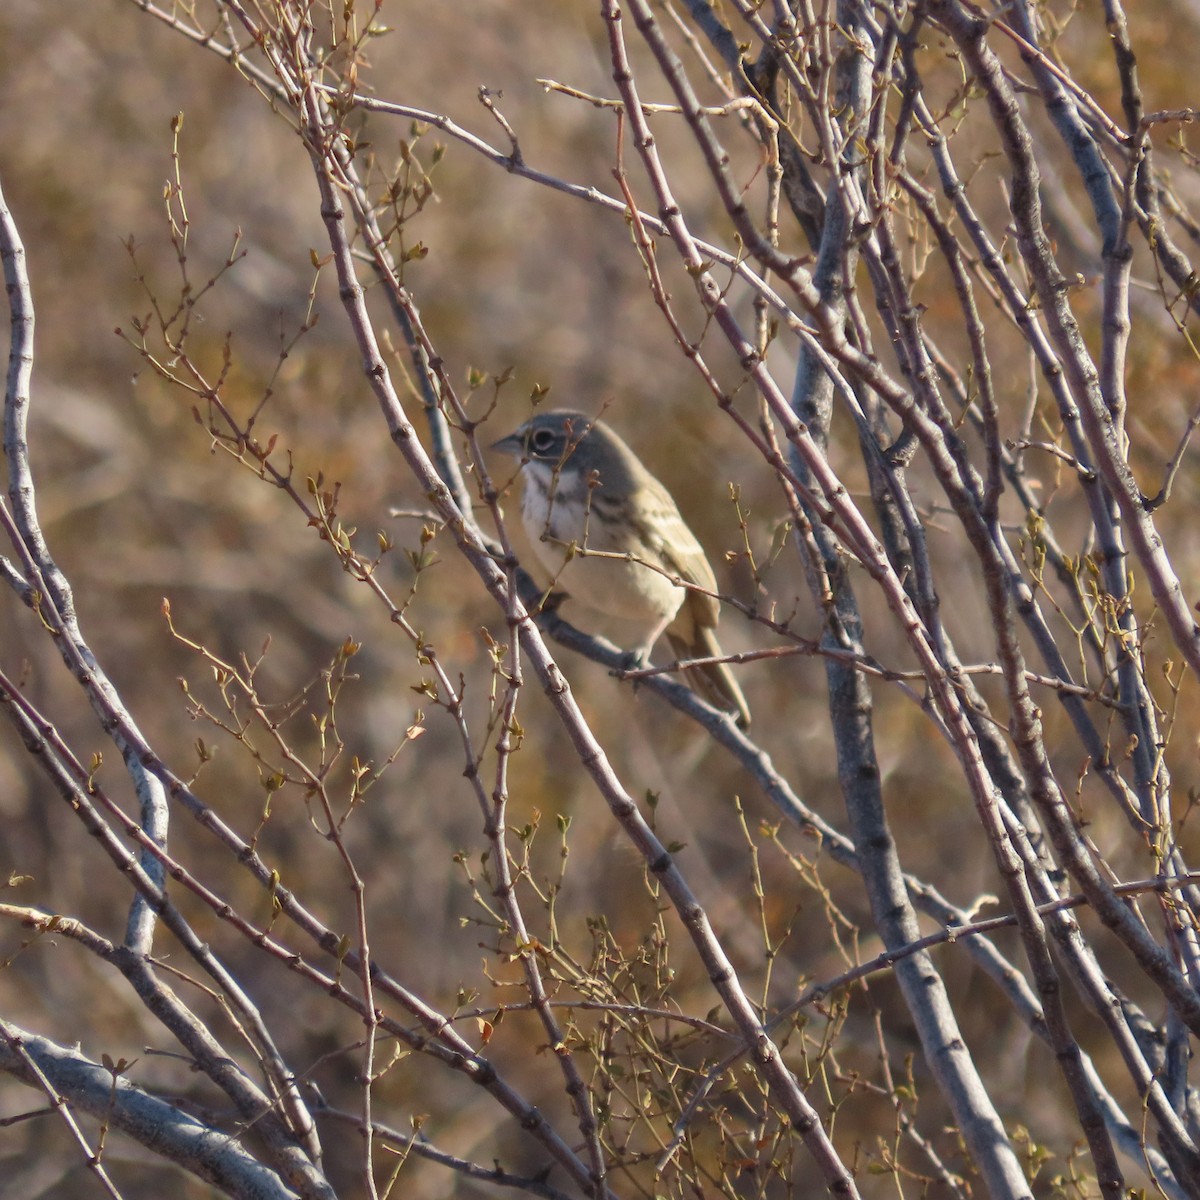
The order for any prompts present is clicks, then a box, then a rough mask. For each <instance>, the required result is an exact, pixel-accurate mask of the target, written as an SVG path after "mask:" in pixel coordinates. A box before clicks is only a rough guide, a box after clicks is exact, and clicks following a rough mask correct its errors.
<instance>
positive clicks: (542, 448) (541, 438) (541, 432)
mask: <svg viewBox="0 0 1200 1200" xmlns="http://www.w3.org/2000/svg"><path fill="white" fill-rule="evenodd" d="M553 445H554V434H552V433H551V432H550V430H548V429H535V430H534V431H533V433H531V434H530V435H529V448H530V450H532V451H534V452H535V453H537V454H545V453H546V451H547V450H549V449H550V447H551V446H553Z"/></svg>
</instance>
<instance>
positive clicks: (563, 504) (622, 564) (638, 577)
mask: <svg viewBox="0 0 1200 1200" xmlns="http://www.w3.org/2000/svg"><path fill="white" fill-rule="evenodd" d="M522 473H523V475H524V477H525V478H524V495H523V501H522V517H523V519H524V524H525V530H526V532H527V533H528V534H529V538H530V541H531V542H532V543H533V548H534V550H535V552H536V553H537V556H538V558H539V559H540V560H541V562H542V565H543V566H544V567H545V568H546V570H547V571H549V572H550V574H551V577H552V580H553V583H552V586H553V587H554V588H556V589H557V588H561V589H562V590H564V591H566V592H567V593H568V594H569V595H570V596H571V598H572V599H574V600H577V601H579V602H580V603H581V604H584V605H586V606H587V607H589V608H593V609H595V610H596V611H597V612H602V613H605V614H607V615H608V616H613V617H621V618H624V619H626V620H632V621H646V622H654V623H657V622H659V621H662V620H665V619H666V618H667V617H670V616H672V615H674V613H675V612H677V611H678V609H679V606H680V605H681V604H682V603H683V600H684V598H685V596H686V594H687V593H686V589H684V588H681V587H678V586H676V585H675V584H674V583H673V582H672V580H671V577H670V574H669V573H664V572H663V571H658V570H655V569H654V567H653V566H650V565H647V564H650V563H656V562H661V561H662V560H661V557H660V556H659V554H658V552H657V551H656V550H655V549H654V548H653V547H650V546H647V545H646V544H645V542H644V540H643V538H642V537H641V536H640V535H639V532H638V527H637V525H636V523H633V522H630V521H629V520H628V519H627V517H626V516H624V515H623V514H622V511H621V505H620V502H619V501H618V500H615V499H614V498H613V497H610V496H608V495H606V494H605V493H604V492H603V490H602V489H600V488H589V487H588V486H587V483H586V481H585V480H584V479H583V478H582V477H581V476H579V475H578V473H575V474H574V475H572V474H571V473H568V472H561V473H558V474H556V473H555V472H554V471H552V470H551V469H550V468H548V467H547V466H546V465H545V464H543V463H537V462H530V463H527V464H526V465H525V468H524V470H523V472H522Z"/></svg>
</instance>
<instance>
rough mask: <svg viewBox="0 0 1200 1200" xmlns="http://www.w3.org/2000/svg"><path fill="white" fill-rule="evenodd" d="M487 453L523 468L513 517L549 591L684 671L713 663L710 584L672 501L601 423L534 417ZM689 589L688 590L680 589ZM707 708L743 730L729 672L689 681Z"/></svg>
mask: <svg viewBox="0 0 1200 1200" xmlns="http://www.w3.org/2000/svg"><path fill="white" fill-rule="evenodd" d="M492 449H493V450H495V451H498V452H499V453H501V454H509V455H512V456H514V457H516V458H519V459H520V460H521V467H520V474H521V479H522V484H523V497H522V509H521V515H522V518H523V520H524V525H525V530H526V532H527V533H528V534H529V539H530V541H531V542H532V543H533V548H534V550H535V551H536V553H537V555H538V558H539V559H540V560H541V562H542V565H543V566H544V567H545V568H546V570H548V571H549V572H550V574H551V578H552V580H553V584H552V586H557V584H558V583H559V582H560V581H561V582H563V584H564V586H565V588H566V589H567V592H568V595H569V596H570V597H571V598H572V599H574V600H577V601H579V602H580V603H581V604H583V605H586V606H587V607H589V608H592V609H594V610H595V611H597V612H601V613H604V614H606V615H607V616H612V617H621V618H624V619H626V620H630V621H636V622H640V623H641V624H643V625H645V626H646V627H647V628H648V630H649V632H648V635H647V637H646V639H645V641H644V642H643V644H642V646H641V647H640V648H639V649H638V650H637V651H636V654H635V657H636V659H637V660H638V661H640V662H647V661H648V660H649V657H650V651H651V650H652V649H653V647H654V644H655V643H656V642H657V641H658V639H659V638H660V637H661V636H662V634H664V633H665V634H666V635H667V641H668V642H669V643H670V646H671V649H672V650H673V651H674V653H675V655H676V656H677V657H678V658H680V659H682V660H688V659H694V658H720V657H721V647H720V646H719V645H718V644H717V639H716V633H715V630H716V625H717V620H718V618H719V616H720V605H719V604H718V602H717V599H716V596H715V595H714V593H715V592H716V590H717V580H716V576H715V575H714V574H713V569H712V567H711V566H709V562H708V559H707V558H706V557H705V555H704V550H703V549H702V547H701V545H700V543H699V542H698V541H697V540H696V536H695V534H693V533H692V531H691V530H690V529H689V528H688V527H687V524H686V522H685V521H684V519H683V517H682V516H680V514H679V509H678V507H677V506H676V504H675V501H674V500H673V499H672V498H671V494H670V492H668V491H667V489H666V488H665V487H664V486H663V485H662V484H661V483H660V482H659V481H658V480H657V479H656V478H655V477H654V476H653V475H652V474H651V473H650V472H649V470H647V468H646V467H645V466H644V465H643V463H642V461H641V459H639V458H638V456H637V455H636V454H634V452H633V451H632V450H631V449H630V448H629V446H628V445H627V444H626V443H625V442H624V441H623V440H622V439H621V438H620V437H618V436H617V434H616V433H615V432H614V431H613V430H612V429H611V428H610V427H609V426H608V425H606V424H605V423H604V422H603V421H599V420H596V419H594V418H592V417H588V416H586V415H585V414H584V413H580V412H572V411H569V410H566V409H552V410H549V411H546V412H539V413H537V414H536V415H535V416H534V417H532V418H531V419H530V420H528V421H526V422H525V424H524V425H522V426H521V427H520V428H519V429H516V430H514V431H513V432H512V433H510V434H509V435H508V437H505V438H501V439H500V441H498V442H496V443H495V444H494V445H493V446H492ZM688 584H693V585H695V586H694V587H688V586H686V585H688ZM688 681H689V683H690V684H691V685H692V686H693V688H694V689H695V690H696V691H697V692H698V693H699V694H700V695H701V696H703V697H704V699H706V700H707V701H709V703H711V704H713V705H714V706H716V707H717V708H720V709H722V710H724V711H726V712H729V713H732V714H734V716H735V718H736V720H737V723H738V725H739V726H741V728H743V729H745V728H747V727H748V726H749V724H750V710H749V708H748V707H747V706H746V698H745V697H744V696H743V695H742V689H741V688H740V687H738V684H737V680H736V679H734V677H733V672H732V671H730V669H729V666H728V664H727V663H723V662H714V663H705V664H704V665H702V666H696V667H691V668H689V669H688Z"/></svg>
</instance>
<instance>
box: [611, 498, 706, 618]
mask: <svg viewBox="0 0 1200 1200" xmlns="http://www.w3.org/2000/svg"><path fill="white" fill-rule="evenodd" d="M632 507H633V509H634V511H636V512H638V513H639V514H643V516H644V523H643V525H642V528H641V529H640V530H639V533H640V535H641V538H642V540H643V541H644V542H645V543H646V545H647V546H648V547H649V548H650V549H651V550H652V551H654V552H657V556H658V557H661V559H662V561H663V563H665V564H666V566H667V569H668V570H669V571H671V572H672V573H674V574H676V575H678V576H679V578H680V579H682V580H683V582H684V583H694V584H695V585H696V586H697V587H699V588H703V589H704V591H702V592H696V591H691V590H689V591H688V594H687V599H686V600H685V601H684V606H685V607H686V608H688V609H689V610H690V611H691V614H692V618H693V620H694V621H695V622H696V624H697V625H715V624H716V623H717V618H718V616H719V615H720V605H719V604H718V603H717V600H716V597H715V596H710V595H705V592H715V591H716V590H717V578H716V576H715V575H714V574H713V569H712V567H711V566H709V563H708V559H707V557H705V554H704V548H703V547H702V546H701V545H700V543H699V542H698V541H697V540H696V535H695V534H694V533H693V532H692V531H691V530H690V529H689V528H688V526H687V522H686V521H684V519H683V517H682V516H680V514H679V509H678V507H677V506H676V504H675V501H674V500H672V499H671V494H670V493H669V492H668V491H667V489H666V488H665V487H663V486H662V484H660V483H659V482H658V480H657V479H654V478H653V477H652V476H651V477H648V478H647V479H646V480H644V481H643V483H642V485H641V487H640V488H639V496H638V501H637V503H635V504H634V505H633V506H632ZM648 557H649V558H650V560H651V561H653V560H654V557H655V554H651V555H649V556H648Z"/></svg>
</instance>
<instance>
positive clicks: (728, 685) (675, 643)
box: [667, 623, 750, 729]
mask: <svg viewBox="0 0 1200 1200" xmlns="http://www.w3.org/2000/svg"><path fill="white" fill-rule="evenodd" d="M667 641H668V642H670V644H671V650H672V652H673V653H674V654H675V657H676V658H679V659H682V660H686V659H692V658H720V657H721V647H720V646H719V645H718V644H717V638H716V634H714V633H713V630H712V626H711V625H700V624H696V623H693V624H692V636H691V637H690V638H685V637H682V636H681V635H680V633H679V631H678V630H677V629H668V630H667ZM686 678H687V682H688V685H689V686H690V687H691V688H692V689H693V690H694V691H695V692H696V693H697V694H698V695H700V696H702V697H703V698H704V699H705V700H707V701H708V702H709V704H711V705H713V706H714V707H716V708H720V709H722V710H724V711H725V712H729V713H733V714H734V716H735V719H736V720H737V723H738V727H739V728H741V729H749V728H750V709H749V706H748V705H747V704H746V697H745V696H743V695H742V689H741V688H740V687H738V683H737V680H736V679H734V677H733V672H732V671H731V670H730V669H729V664H728V663H723V662H718V663H705V664H704V665H703V666H696V667H691V668H689V669H688V672H687V676H686Z"/></svg>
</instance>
